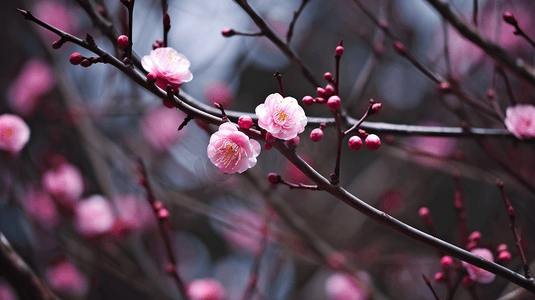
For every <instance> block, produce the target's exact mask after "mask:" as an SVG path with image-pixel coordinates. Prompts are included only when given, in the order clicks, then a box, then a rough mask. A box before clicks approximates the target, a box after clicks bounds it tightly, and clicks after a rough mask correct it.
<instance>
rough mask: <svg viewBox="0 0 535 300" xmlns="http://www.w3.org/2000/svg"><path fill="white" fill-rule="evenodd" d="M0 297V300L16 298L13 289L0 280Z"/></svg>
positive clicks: (13, 299)
mask: <svg viewBox="0 0 535 300" xmlns="http://www.w3.org/2000/svg"><path fill="white" fill-rule="evenodd" d="M0 299H2V300H16V299H18V298H17V297H16V296H15V291H13V289H12V288H11V286H10V285H9V284H7V283H5V282H1V281H0Z"/></svg>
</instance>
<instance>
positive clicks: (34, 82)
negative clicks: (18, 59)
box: [7, 58, 56, 117]
mask: <svg viewBox="0 0 535 300" xmlns="http://www.w3.org/2000/svg"><path fill="white" fill-rule="evenodd" d="M55 81H56V79H55V75H54V72H53V71H52V68H51V67H50V65H49V64H48V63H46V62H45V61H43V60H41V59H39V58H34V59H31V60H29V61H28V62H26V64H25V65H24V66H23V67H22V70H21V71H20V73H19V74H18V76H17V78H15V80H14V81H13V82H12V83H11V85H10V86H9V89H8V94H7V104H8V105H9V108H11V109H12V110H13V111H15V112H16V113H18V114H20V115H21V116H24V117H29V116H31V115H32V114H33V112H34V111H35V109H36V108H37V107H38V106H39V103H40V101H41V98H42V97H43V96H44V95H46V94H47V93H49V92H50V91H51V90H52V89H53V88H54V86H55Z"/></svg>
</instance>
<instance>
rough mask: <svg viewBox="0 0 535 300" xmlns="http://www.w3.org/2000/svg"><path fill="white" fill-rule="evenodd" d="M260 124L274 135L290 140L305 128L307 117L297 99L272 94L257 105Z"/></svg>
mask: <svg viewBox="0 0 535 300" xmlns="http://www.w3.org/2000/svg"><path fill="white" fill-rule="evenodd" d="M255 112H256V115H257V116H258V125H259V126H260V127H262V128H263V129H265V130H267V131H268V132H269V133H271V134H272V135H273V136H274V137H276V138H279V139H283V140H290V139H293V138H294V137H296V136H297V134H299V133H301V132H303V130H305V126H306V125H307V117H306V116H305V111H304V110H303V108H302V107H301V106H299V104H298V103H297V100H295V98H292V97H286V98H283V97H282V96H281V95H280V94H278V93H275V94H271V95H269V96H268V97H267V98H266V101H265V102H264V103H263V104H260V105H258V106H257V107H256V110H255Z"/></svg>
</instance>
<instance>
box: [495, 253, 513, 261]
mask: <svg viewBox="0 0 535 300" xmlns="http://www.w3.org/2000/svg"><path fill="white" fill-rule="evenodd" d="M511 259H513V256H512V255H511V252H509V251H502V252H500V254H498V260H499V261H500V262H501V263H502V264H506V263H508V262H510V261H511Z"/></svg>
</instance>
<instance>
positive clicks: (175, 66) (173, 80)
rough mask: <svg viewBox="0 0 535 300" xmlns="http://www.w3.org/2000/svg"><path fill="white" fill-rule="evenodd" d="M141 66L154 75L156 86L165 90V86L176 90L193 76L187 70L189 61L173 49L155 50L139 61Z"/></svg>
mask: <svg viewBox="0 0 535 300" xmlns="http://www.w3.org/2000/svg"><path fill="white" fill-rule="evenodd" d="M141 65H142V66H143V68H144V69H145V70H147V71H148V72H150V73H152V74H154V75H156V85H157V86H159V87H160V88H161V89H163V90H165V89H166V87H167V85H168V84H169V85H171V86H172V87H173V89H175V90H178V88H179V87H180V85H182V83H183V82H189V81H191V80H192V79H193V75H192V74H191V72H190V71H189V70H188V68H189V65H190V63H189V60H188V59H187V58H186V57H185V56H184V55H183V54H180V53H178V52H176V51H175V50H174V49H173V48H169V47H163V48H157V49H154V50H152V51H151V52H150V55H146V56H144V57H143V59H141Z"/></svg>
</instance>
